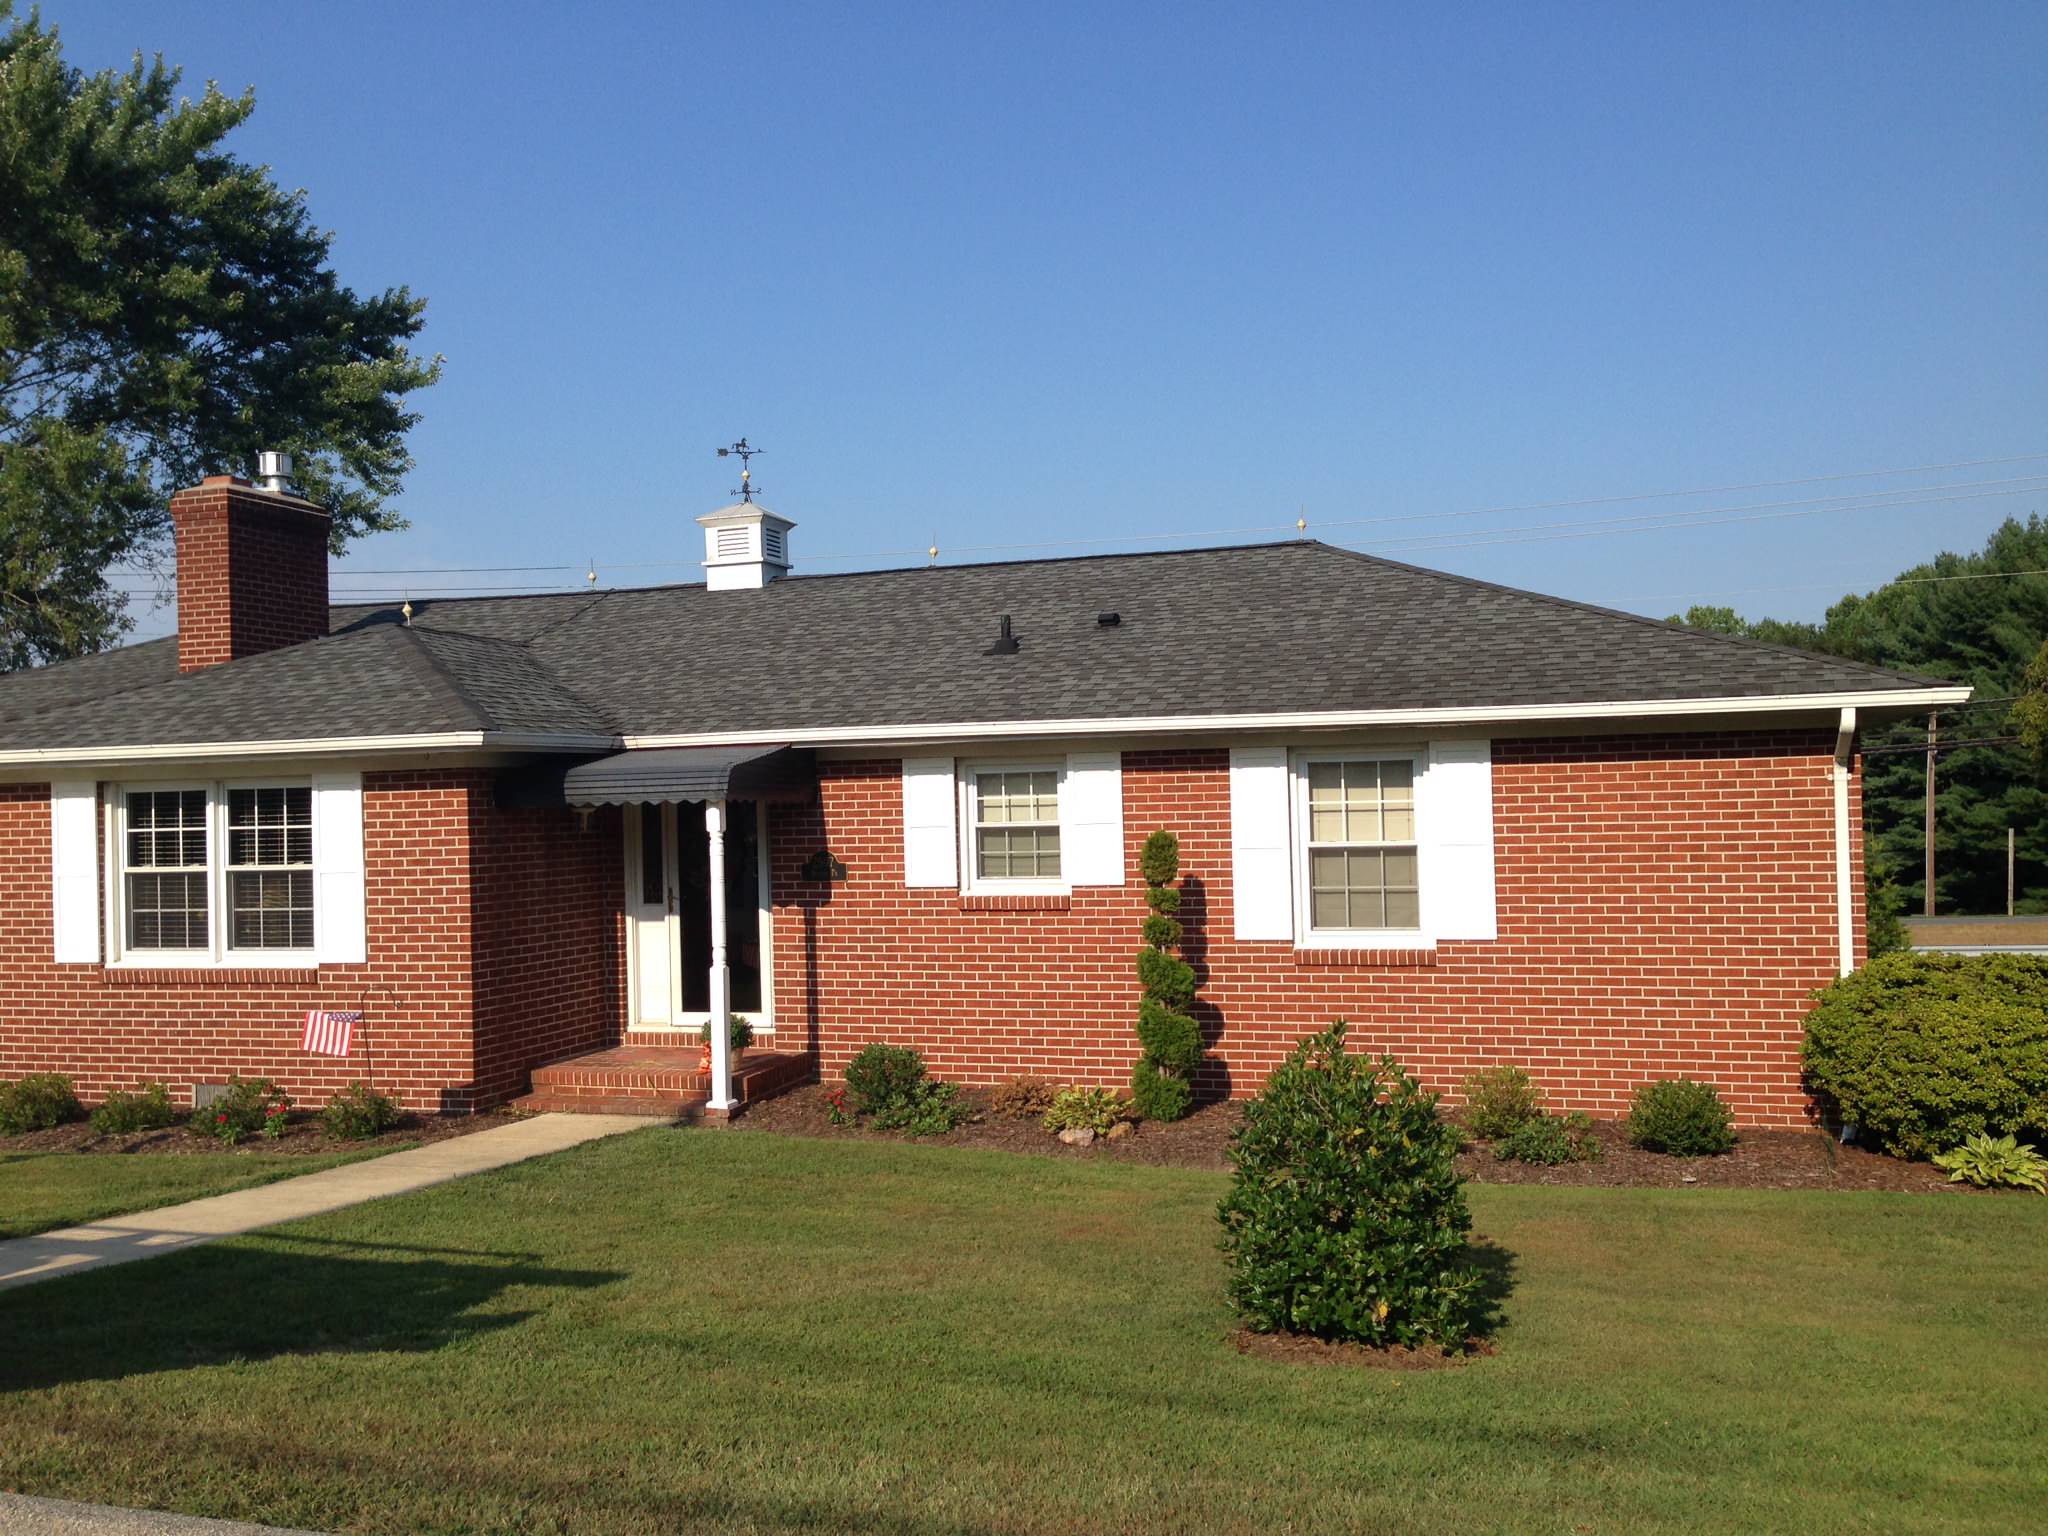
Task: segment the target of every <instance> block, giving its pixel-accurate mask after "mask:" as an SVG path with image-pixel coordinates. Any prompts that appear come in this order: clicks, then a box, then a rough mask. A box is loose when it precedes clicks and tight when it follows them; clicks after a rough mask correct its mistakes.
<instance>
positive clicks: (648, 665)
mask: <svg viewBox="0 0 2048 1536" xmlns="http://www.w3.org/2000/svg"><path fill="white" fill-rule="evenodd" d="M172 516H173V520H174V524H175V531H176V539H177V556H178V562H177V571H178V585H179V612H180V624H179V632H178V634H177V635H176V636H175V637H174V638H170V639H164V640H157V641H151V642H148V643H145V644H138V645H134V646H130V647H126V648H123V649H119V650H115V651H111V652H108V653H106V654H103V655H98V656H92V657H87V658H83V659H80V660H77V661H71V662H66V663H63V664H60V665H55V666H50V667H45V668H38V669H34V670H31V671H27V672H22V673H16V674H13V675H10V676H8V677H5V678H0V1076H14V1075H17V1074H19V1073H23V1072H29V1071H60V1072H65V1073H69V1074H70V1075H71V1076H72V1077H73V1078H74V1079H75V1080H76V1081H77V1083H78V1086H79V1089H80V1091H81V1093H82V1094H83V1095H84V1096H86V1097H87V1098H89V1099H90V1098H94V1097H97V1096H99V1095H101V1094H104V1093H105V1092H107V1091H108V1090H110V1089H114V1088H125V1087H129V1086H132V1085H134V1084H136V1083H138V1082H140V1081H142V1080H145V1079H158V1080H162V1081H164V1082H167V1083H169V1084H170V1085H171V1086H172V1089H173V1092H174V1093H175V1094H177V1095H179V1096H180V1097H181V1098H182V1097H186V1096H190V1095H193V1094H194V1093H195V1092H200V1091H204V1089H205V1087H206V1085H209V1084H214V1083H218V1082H219V1081H221V1080H222V1079H224V1078H225V1077H226V1076H227V1074H229V1073H231V1072H239V1073H242V1074H245V1075H247V1074H257V1073H262V1074H268V1075H270V1076H272V1077H274V1078H276V1079H277V1080H278V1081H279V1082H280V1083H282V1084H283V1085H284V1086H285V1087H286V1088H287V1089H288V1090H289V1091H290V1092H291V1093H292V1094H294V1095H295V1096H297V1097H299V1098H301V1099H302V1100H312V1101H315V1102H317V1101H319V1100H320V1099H323V1098H324V1097H325V1096H326V1095H327V1094H329V1093H331V1092H332V1091H333V1090H335V1089H336V1088H338V1087H340V1086H342V1085H343V1084H344V1083H346V1082H347V1081H349V1080H350V1079H353V1078H357V1077H360V1076H362V1075H363V1061H362V1059H361V1057H360V1056H358V1057H357V1058H356V1059H353V1060H349V1061H339V1060H332V1059H327V1058H319V1057H309V1056H306V1055H303V1054H301V1053H300V1051H299V1049H298V1047H299V1031H300V1026H301V1022H302V1020H303V1017H304V1014H305V1012H306V1011H307V1010H308V1009H312V1008H351V1007H355V1006H357V1005H358V1003H359V1002H366V1003H367V1006H368V1010H369V1016H370V1023H369V1026H368V1029H367V1034H368V1045H369V1048H370V1051H371V1053H372V1055H373V1060H374V1072H375V1076H376V1080H377V1081H378V1083H379V1085H380V1086H383V1087H385V1088H387V1089H389V1090H390V1091H393V1092H395V1093H396V1094H398V1095H399V1096H400V1097H402V1099H403V1100H404V1102H406V1103H407V1104H408V1105H410V1106H412V1107H415V1108H420V1109H428V1110H434V1109H439V1110H449V1111H466V1110H473V1109H478V1108H483V1107H487V1106H492V1105H497V1104H501V1103H504V1102H506V1101H508V1100H513V1099H517V1098H518V1097H519V1096H521V1095H523V1094H528V1093H529V1091H530V1090H535V1096H534V1097H533V1098H530V1099H529V1102H534V1103H538V1104H541V1105H547V1104H550V1103H559V1102H562V1101H563V1100H564V1098H565V1097H568V1096H573V1095H575V1094H577V1093H579V1092H581V1093H582V1094H585V1095H592V1096H596V1097H597V1098H598V1099H599V1100H600V1101H603V1100H610V1099H618V1098H622V1097H626V1096H632V1095H645V1096H650V1097H651V1096H659V1095H666V1096H667V1097H668V1098H669V1099H675V1098H678V1097H683V1096H686V1095H695V1096H696V1097H697V1098H699V1099H700V1100H703V1099H708V1107H709V1109H710V1110H711V1111H713V1112H722V1111H724V1110H725V1109H727V1108H728V1107H730V1106H732V1105H733V1104H735V1103H736V1102H739V1101H741V1100H743V1099H744V1097H745V1096H746V1095H747V1094H748V1093H749V1092H752V1091H766V1090H767V1089H769V1088H772V1087H773V1086H775V1085H776V1084H778V1083H780V1082H781V1081H783V1080H784V1079H787V1078H789V1077H792V1076H793V1075H795V1074H796V1073H808V1072H810V1071H814V1070H822V1071H824V1072H826V1073H832V1072H835V1071H836V1070H837V1069H838V1068H839V1067H841V1066H842V1065H843V1064H844V1063H845V1062H846V1061H847V1059H848V1058H849V1057H850V1056H851V1055H852V1054H853V1053H854V1052H855V1051H856V1050H858V1049H859V1048H860V1047H861V1046H862V1045H864V1044H866V1043H867V1042H869V1041H871V1040H887V1041H891V1042H896V1043H902V1044H909V1045H915V1046H917V1047H919V1048H920V1049H921V1050H922V1051H923V1052H924V1053H925V1055H926V1057H927V1059H928V1060H929V1062H930V1063H931V1066H932V1068H933V1069H934V1070H935V1071H936V1072H938V1073H940V1074H942V1075H945V1076H948V1077H952V1078H956V1079H960V1080H964V1081H968V1082H980V1083H987V1082H992V1081H995V1080H998V1079H1000V1078H1002V1077H1004V1076H1006V1075H1010V1074H1015V1073H1024V1072H1031V1073H1039V1074H1044V1075H1047V1076H1051V1077H1054V1078H1058V1079H1061V1080H1065V1081H1079V1082H1093V1083H1103V1084H1111V1085H1114V1084H1120V1083H1122V1082H1124V1081H1125V1080H1126V1078H1127V1075H1128V1072H1129V1068H1130V1065H1131V1062H1132V1060H1133V1058H1134V1056H1135V1054H1136V1039H1135V1035H1134V1033H1133V1027H1132V1025H1133V1019H1134V1017H1135V1010H1136V982H1135V979H1134V976H1133V972H1132V961H1133V957H1134V954H1135V951H1136V949H1137V947H1138V943H1139V940H1138V927H1139V920H1140V918H1141V916H1142V913H1143V910H1144V903H1143V887H1142V883H1141V881H1140V879H1139V877H1138V875H1137V869H1136V866H1137V851H1138V847H1139V845H1140V843H1141V842H1142V841H1143V839H1144V837H1145V836H1146V834H1148V833H1150V832H1151V831H1153V830H1154V829H1155V828H1159V827H1167V828H1171V829H1172V830H1173V831H1175V832H1176V833H1178V834H1179V837H1180V839H1181V845H1182V849H1183V872H1184V892H1185V907H1184V909H1183V916H1184V917H1185V918H1186V919H1187V926H1188V949H1189V958H1190V959H1191V960H1193V961H1194V962H1195V963H1196V964H1197V966H1198V969H1199V971H1200V974H1201V976H1202V987H1201V992H1200V997H1199V1002H1198V1012H1199V1013H1200V1015H1201V1016H1202V1018H1203V1020H1204V1022H1205V1024H1206V1025H1207V1027H1208V1030H1209V1035H1210V1040H1211V1045H1212V1049H1213V1061H1212V1064H1211V1066H1210V1068H1209V1071H1208V1079H1207V1081H1206V1082H1205V1083H1204V1085H1203V1086H1204V1087H1205V1088H1206V1089H1207V1090H1208V1091H1210V1092H1212V1093H1222V1092H1228V1093H1232V1094H1239V1095H1242V1094H1245V1093H1248V1092H1250V1091H1252V1090H1253V1089H1255V1088H1256V1087H1257V1085H1258V1084H1259V1083H1260V1081H1261V1080H1262V1079H1263V1078H1264V1076H1265V1074H1266V1073H1267V1072H1268V1071H1270V1069H1271V1068H1272V1067H1273V1066H1274V1064H1275V1063H1276V1062H1277V1061H1278V1060H1279V1059H1280V1057H1281V1056H1282V1054H1283V1053H1284V1052H1285V1051H1286V1050H1287V1049H1288V1048H1289V1047H1290V1045H1292V1044H1293V1042H1294V1041H1295V1040H1297V1039H1298V1038H1299V1037H1300V1036H1301V1035H1302V1034H1304V1033H1305V1032H1307V1031H1309V1030H1311V1029H1313V1028H1317V1027H1320V1026H1321V1025H1322V1024H1324V1023H1325V1022H1326V1021H1327V1020H1329V1019H1330V1018H1332V1017H1334V1016H1338V1015H1342V1016H1344V1017H1346V1018H1348V1019H1350V1020H1351V1021H1352V1024H1353V1030H1354V1036H1355V1039H1356V1040H1357V1041H1358V1042H1359V1043H1360V1044H1362V1045H1366V1046H1369V1047H1372V1048H1375V1049H1378V1048H1384V1049H1387V1050H1391V1051H1393V1052H1394V1053H1395V1054H1396V1055H1398V1056H1399V1057H1400V1058H1401V1059H1402V1061H1403V1062H1405V1063H1407V1064H1408V1065H1409V1066H1410V1068H1411V1069H1412V1070H1415V1071H1417V1072H1418V1073H1419V1074H1420V1075H1421V1076H1422V1077H1423V1079H1424V1080H1425V1081H1426V1082H1428V1083H1429V1084H1431V1085H1432V1086H1435V1087H1438V1088H1452V1087H1454V1086H1455V1084H1456V1083H1457V1081H1458V1080H1459V1078H1460V1077H1461V1076H1462V1075H1463V1074H1464V1073H1465V1072H1467V1071H1468V1070H1470V1069H1471V1068H1473V1067H1475V1066H1479V1065H1482V1064H1485V1063H1493V1062H1516V1063H1520V1064H1523V1065H1525V1066H1527V1067H1528V1068H1529V1069H1531V1070H1532V1071H1533V1072H1534V1073H1535V1075H1536V1076H1537V1078H1538V1079H1539V1080H1540V1081H1541V1082H1542V1083H1543V1085H1544V1086H1545V1087H1546V1088H1547V1089H1548V1090H1549V1091H1550V1093H1551V1095H1552V1096H1553V1099H1554V1101H1555V1102H1556V1103H1557V1104H1558V1105H1560V1106H1563V1107H1571V1108H1583V1109H1586V1110H1589V1111H1592V1112H1593V1113H1595V1114H1605V1115H1612V1114H1615V1113H1617V1112H1619V1111H1620V1110H1622V1109H1623V1108H1624V1106H1625V1104H1626V1101H1627V1098H1628V1095H1629V1093H1630V1091H1631V1090H1632V1089H1633V1088H1634V1087H1635V1086H1636V1085H1637V1084H1638V1083H1640V1082H1642V1081H1644V1080H1646V1079H1649V1078H1653V1077H1660V1076H1668V1075H1672V1074H1677V1073H1687V1074H1690V1075H1692V1076H1695V1077H1700V1078H1705V1079H1708V1080H1710V1081H1712V1082H1714V1083H1716V1084H1718V1085H1719V1086H1720V1088H1721V1089H1722V1091H1723V1092H1724V1093H1725V1094H1726V1095H1727V1097H1728V1099H1729V1102H1730V1104H1731V1106H1732V1107H1733V1108H1734V1110H1735V1112H1736V1115H1737V1118H1738V1119H1739V1120H1741V1121H1743V1122H1745V1123H1750V1124H1790V1123H1796V1122H1798V1121H1799V1120H1800V1119H1801V1118H1802V1117H1803V1116H1804V1114H1805V1113H1806V1109H1807V1102H1806V1098H1805V1096H1804V1094H1803V1092H1802V1090H1801V1086H1800V1080H1799V1065H1798V1050H1799V1041H1800V1030H1801V1021H1802V1018H1803V1016H1804V1014H1805V1012H1806V1010H1807V1007H1808V995H1809V993H1810V992H1811V991H1812V990H1813V989H1814V988H1815V987H1817V986H1820V985H1822V984H1823V983H1825V982H1826V981H1827V980H1828V979H1829V978H1830V977H1831V976H1833V975H1835V974H1836V973H1837V972H1839V971H1844V970H1847V969H1849V968H1851V967H1853V966H1854V965H1855V964H1856V962H1857V958H1858V955H1859V953H1860V951H1861V945H1862V924H1863V911H1862V880H1861V848H1862V837H1861V806H1860V797H1859V765H1858V761H1857V756H1856V733H1857V730H1858V727H1859V726H1861V725H1871V724H1877V723H1882V722H1885V721H1889V720H1893V719H1897V718H1900V717H1901V716H1904V715H1908V714H1917V713H1920V712H1923V711H1925V710H1927V709H1929V708H1930V707H1934V706H1940V705H1949V704H1954V703H1957V702H1960V701H1961V700H1963V699H1964V698H1966V697H1967V695H1968V690H1966V689H1963V688H1959V687H1951V686H1946V685H1941V684H1937V683H1932V682H1930V681H1928V680H1926V679H1922V678H1914V677H1906V676H1901V675H1898V674H1894V673H1890V672H1885V671H1881V670H1877V669H1874V668H1871V667H1866V666H1861V665H1856V664H1853V663H1850V662H1846V661H1840V660H1836V659H1832V658H1828V657H1823V656H1815V655H1806V654H1801V653H1798V652H1793V651H1789V650H1782V649H1777V648H1773V647H1769V646H1764V645H1758V644H1754V643H1750V642H1747V641H1741V640H1734V639H1728V638H1725V637H1722V636H1718V635H1713V634H1705V633H1698V632H1692V631H1686V630H1681V629H1676V628H1673V627H1670V626H1667V625H1664V624H1659V623H1655V622H1652V621H1649V620H1645V619H1641V618H1638V617H1634V616H1631V615H1628V614H1622V613H1615V612H1609V611H1606V610H1602V609H1597V608H1591V607H1587V606H1585V605H1582V604H1578V603H1572V602H1565V601H1561V600H1558V599H1555V598H1550V597H1543V596H1538V595H1535V594H1532V593H1527V592H1520V591H1514V590H1510V589H1507V588H1503V587H1498V586H1491V585H1488V584H1486V583H1482V582H1477V581H1469V580H1465V579H1463V578H1459V577H1454V576H1449V575H1444V574H1441V573H1438V572H1434V571H1428V570H1422V569H1417V568H1415V567H1412V566H1406V565H1400V564H1395V563H1392V562H1389V561H1385V560H1378V559H1371V558H1368V557H1365V556H1362V555H1359V554H1356V553H1353V552H1350V551H1346V550H1341V549H1336V548H1332V547H1329V546H1326V545H1323V544H1320V543H1316V542H1313V541H1307V540H1304V541H1299V542H1293V543H1284V544H1270V545H1263V546H1253V547H1241V548H1228V549H1208V550H1190V551H1177V552H1171V553H1159V554H1144V555H1108V556H1099V557H1096V556H1091V557H1086V558H1080V559H1061V560H1033V561H1020V562H1014V563H1002V564H988V565H970V566H954V567H933V568H923V569H905V570H890V571H877V572H868V573H860V574H851V575H837V576H810V577H795V576H790V575H789V574H788V572H789V566H790V542H789V536H790V532H791V529H792V527H793V524H791V523H790V522H789V521H788V520H787V519H784V518H782V517H779V516H777V515H776V514H774V513H772V512H769V511H767V510H765V509H764V508H762V507H761V506H759V505H758V504H752V505H737V506H733V507H729V508H726V509H724V510H723V511H720V512H717V513H713V514H711V515H709V516H707V517H704V518H700V519H699V520H698V521H699V522H700V523H702V524H703V525H704V528H705V539H706V559H705V562H704V563H705V566H706V576H707V579H706V581H705V582H704V583H703V584H701V585H691V586H676V587H664V588H655V589H646V590H627V591H608V592H570V593H562V594H559V595H551V596H538V597H517V598H488V597H482V598H465V599H459V600H447V601H420V602H417V603H413V604H411V605H410V606H409V607H408V608H406V609H402V610H401V609H393V608H389V607H349V606H333V607H331V606H330V604H329V600H328V590H327V558H326V543H327V526H328V525H327V519H326V517H325V516H324V515H323V514H322V512H321V511H320V509H319V508H317V507H315V506H312V505H310V504H308V503H306V502H304V501H301V500H299V499H297V498H295V497H292V496H289V495H286V494H283V493H282V492H281V491H278V490H266V489H263V488H259V487H256V486H252V485H249V484H247V483H245V482H243V481H240V480H235V479H231V478H229V477H225V476H220V477H214V478H211V479H209V480H207V481H206V482H204V483H203V484H202V485H200V486H198V487H195V488H193V489H191V490H188V491H185V492H182V493H180V495H179V496H178V497H177V498H176V499H175V501H174V503H173V507H172ZM728 1010H731V1011H738V1012H742V1013H744V1014H746V1015H748V1016H749V1017H750V1018H751V1019H752V1021H753V1022H754V1024H755V1027H756V1029H757V1031H758V1032H759V1048H758V1049H757V1050H756V1051H753V1052H749V1053H747V1055H746V1057H745V1058H744V1063H743V1065H744V1068H745V1070H744V1071H741V1072H735V1071H734V1070H733V1069H732V1065H731V1064H730V1063H728V1062H727V1061H726V1059H725V1056H726V1053H725V1051H724V1048H723V1041H724V1031H723V1030H720V1029H716V1028H713V1029H712V1030H711V1031H710V1032H711V1034H712V1037H713V1042H714V1044H715V1045H716V1046H717V1047H718V1050H717V1060H716V1061H715V1062H714V1066H713V1071H712V1073H711V1074H710V1080H709V1081H704V1080H702V1079H700V1078H698V1077H697V1076H696V1075H695V1065H696V1058H697V1051H696V1049H695V1043H696V1041H697V1039H698V1031H699V1030H700V1029H702V1028H704V1027H705V1026H706V1023H707V1021H709V1020H712V1019H714V1018H718V1017H721V1016H723V1015H725V1014H726V1013H727V1012H728ZM565 1063H566V1064H567V1065H562V1064H565ZM579 1063H580V1065H579ZM570 1101H571V1102H574V1101H575V1100H574V1099H573V1098H571V1099H570Z"/></svg>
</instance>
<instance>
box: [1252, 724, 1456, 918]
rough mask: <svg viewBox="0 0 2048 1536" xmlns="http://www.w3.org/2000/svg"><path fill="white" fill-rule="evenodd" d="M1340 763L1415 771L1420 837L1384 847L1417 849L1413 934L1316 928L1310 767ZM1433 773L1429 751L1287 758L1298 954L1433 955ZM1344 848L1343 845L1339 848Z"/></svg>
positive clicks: (1346, 750)
mask: <svg viewBox="0 0 2048 1536" xmlns="http://www.w3.org/2000/svg"><path fill="white" fill-rule="evenodd" d="M1338 762H1374V763H1390V762H1405V763H1407V764H1409V765H1410V768H1411V776H1410V779H1409V783H1410V784H1411V785H1412V786H1413V787H1412V789H1411V791H1410V793H1411V795H1412V796H1413V805H1414V812H1415V836H1414V837H1413V838H1410V839H1409V840H1408V841H1407V842H1406V843H1401V842H1398V841H1397V842H1396V843H1394V844H1387V845H1382V846H1400V847H1406V846H1409V845H1411V844H1412V845H1413V847H1414V849H1415V885H1416V892H1415V907H1416V920H1415V926H1414V927H1413V928H1318V927H1316V926H1315V909H1314V902H1313V899H1312V896H1311V894H1310V891H1309V847H1310V832H1311V828H1310V825H1309V814H1308V767H1309V765H1310V764H1311V763H1338ZM1428 772H1429V750H1428V748H1426V747H1362V746H1355V745H1354V746H1343V745H1336V744H1333V745H1330V746H1327V747H1321V746H1319V747H1304V748H1301V749H1299V750H1297V751H1295V752H1291V753H1289V754H1288V758H1287V777H1288V786H1287V792H1288V808H1289V811H1290V812H1291V815H1292V819H1293V836H1292V837H1291V838H1290V839H1289V845H1288V856H1289V858H1290V859H1291V861H1292V862H1293V865H1294V911H1295V914H1296V917H1295V929H1294V947H1295V948H1296V949H1431V948H1434V947H1435V944H1436V939H1435V937H1434V936H1433V935H1432V934H1430V933H1429V932H1428V931H1427V930H1426V929H1425V927H1424V924H1425V923H1426V922H1427V920H1428V912H1429V895H1428V885H1429V870H1428V867H1427V865H1428V859H1427V858H1426V857H1425V848H1424V845H1425V840H1426V835H1427V829H1426V828H1425V826H1424V824H1423V793H1424V791H1423V787H1422V781H1423V778H1424V776H1425V775H1426V774H1427V773H1428ZM1340 846H1341V845H1340Z"/></svg>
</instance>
